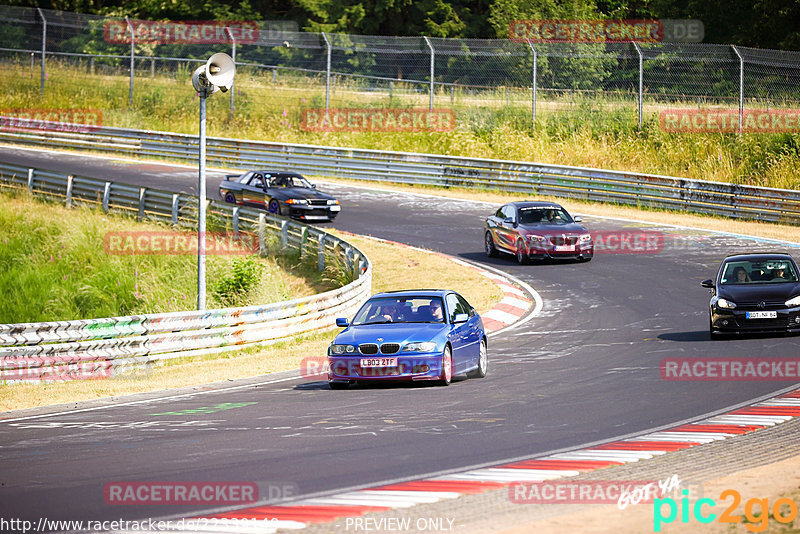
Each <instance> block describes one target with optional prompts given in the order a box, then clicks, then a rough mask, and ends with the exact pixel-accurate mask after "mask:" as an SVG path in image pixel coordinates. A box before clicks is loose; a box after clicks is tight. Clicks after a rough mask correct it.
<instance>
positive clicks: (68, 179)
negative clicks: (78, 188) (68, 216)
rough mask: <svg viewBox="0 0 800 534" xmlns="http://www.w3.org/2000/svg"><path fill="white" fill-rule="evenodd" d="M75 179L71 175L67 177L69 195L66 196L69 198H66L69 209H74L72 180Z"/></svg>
mask: <svg viewBox="0 0 800 534" xmlns="http://www.w3.org/2000/svg"><path fill="white" fill-rule="evenodd" d="M73 179H74V177H73V176H72V175H71V174H70V175H69V176H67V194H66V197H67V198H66V203H67V207H68V208H71V207H72V180H73Z"/></svg>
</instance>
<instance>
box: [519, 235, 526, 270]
mask: <svg viewBox="0 0 800 534" xmlns="http://www.w3.org/2000/svg"><path fill="white" fill-rule="evenodd" d="M517 261H518V262H519V264H520V265H525V264H526V263H528V251H527V249H526V247H525V242H524V241H523V240H522V239H517Z"/></svg>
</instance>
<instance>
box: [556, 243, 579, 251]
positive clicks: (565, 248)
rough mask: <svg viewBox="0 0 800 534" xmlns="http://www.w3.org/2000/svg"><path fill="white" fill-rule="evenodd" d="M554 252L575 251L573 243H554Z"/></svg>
mask: <svg viewBox="0 0 800 534" xmlns="http://www.w3.org/2000/svg"><path fill="white" fill-rule="evenodd" d="M553 251H554V252H575V245H556V246H555V247H553Z"/></svg>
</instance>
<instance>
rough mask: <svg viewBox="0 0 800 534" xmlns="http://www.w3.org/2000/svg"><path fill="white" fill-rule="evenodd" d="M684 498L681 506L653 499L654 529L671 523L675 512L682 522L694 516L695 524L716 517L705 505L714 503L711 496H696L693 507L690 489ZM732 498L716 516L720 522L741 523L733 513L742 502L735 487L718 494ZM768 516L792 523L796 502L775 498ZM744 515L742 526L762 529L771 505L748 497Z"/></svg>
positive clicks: (708, 506)
mask: <svg viewBox="0 0 800 534" xmlns="http://www.w3.org/2000/svg"><path fill="white" fill-rule="evenodd" d="M681 493H682V494H683V498H682V499H681V500H680V505H679V504H678V503H677V502H676V501H675V499H672V498H669V497H667V498H664V499H655V501H653V531H654V532H661V526H662V525H665V524H668V523H673V522H674V521H675V520H676V519H677V518H678V513H680V516H681V523H688V522H689V520H690V518H689V513H690V512H691V514H692V515H693V516H694V519H695V521H697V522H698V523H704V524H706V523H711V522H713V521H714V520H715V519H717V514H715V513H712V512H710V511H709V510H708V508H713V507H715V506H717V503H716V502H715V501H714V500H713V499H708V498H703V499H697V501H695V503H694V506H692V505H691V504H690V503H689V490H683V491H682V492H681ZM729 497H730V498H731V499H732V500H733V502H731V504H730V506H728V507H727V508H726V509H725V511H724V512H722V513H721V514H720V515H719V522H720V523H740V522H741V521H742V516H740V515H734V514H733V511H734V510H736V508H738V507H739V503H741V502H742V496H741V495H740V494H739V492H738V491H737V490H734V489H727V490H725V491H723V492H722V493H720V494H719V498H720V500H723V501H724V500H726V499H728V498H729ZM756 506H758V507H759V512H760V513H759V514H758V515H756V513H755V507H756ZM665 507H666V508H667V509H668V512H667V515H666V516H665V515H664V508H665ZM771 515H772V517H773V519H775V521H777V522H778V523H783V524H784V525H786V524H789V523H791V522H792V521H794V520H795V518H796V517H797V505H796V504H795V503H794V501H793V500H792V499H789V498H786V497H784V498H781V499H777V500H776V501H775V502H774V503H773V505H772V509H771ZM744 516H745V518H746V520H747V524H746V525H745V528H747V530H749V531H750V532H764V531H765V530H766V529H767V526H768V525H769V516H770V507H769V499H748V500H747V501H746V502H745V503H744Z"/></svg>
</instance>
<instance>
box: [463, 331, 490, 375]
mask: <svg viewBox="0 0 800 534" xmlns="http://www.w3.org/2000/svg"><path fill="white" fill-rule="evenodd" d="M479 350H480V352H479V353H478V368H477V369H475V370H473V371H470V372H469V373H467V376H468V377H469V378H483V377H485V376H486V371H488V369H489V356H488V355H487V353H486V340H485V339H482V340H481V347H480V349H479Z"/></svg>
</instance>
